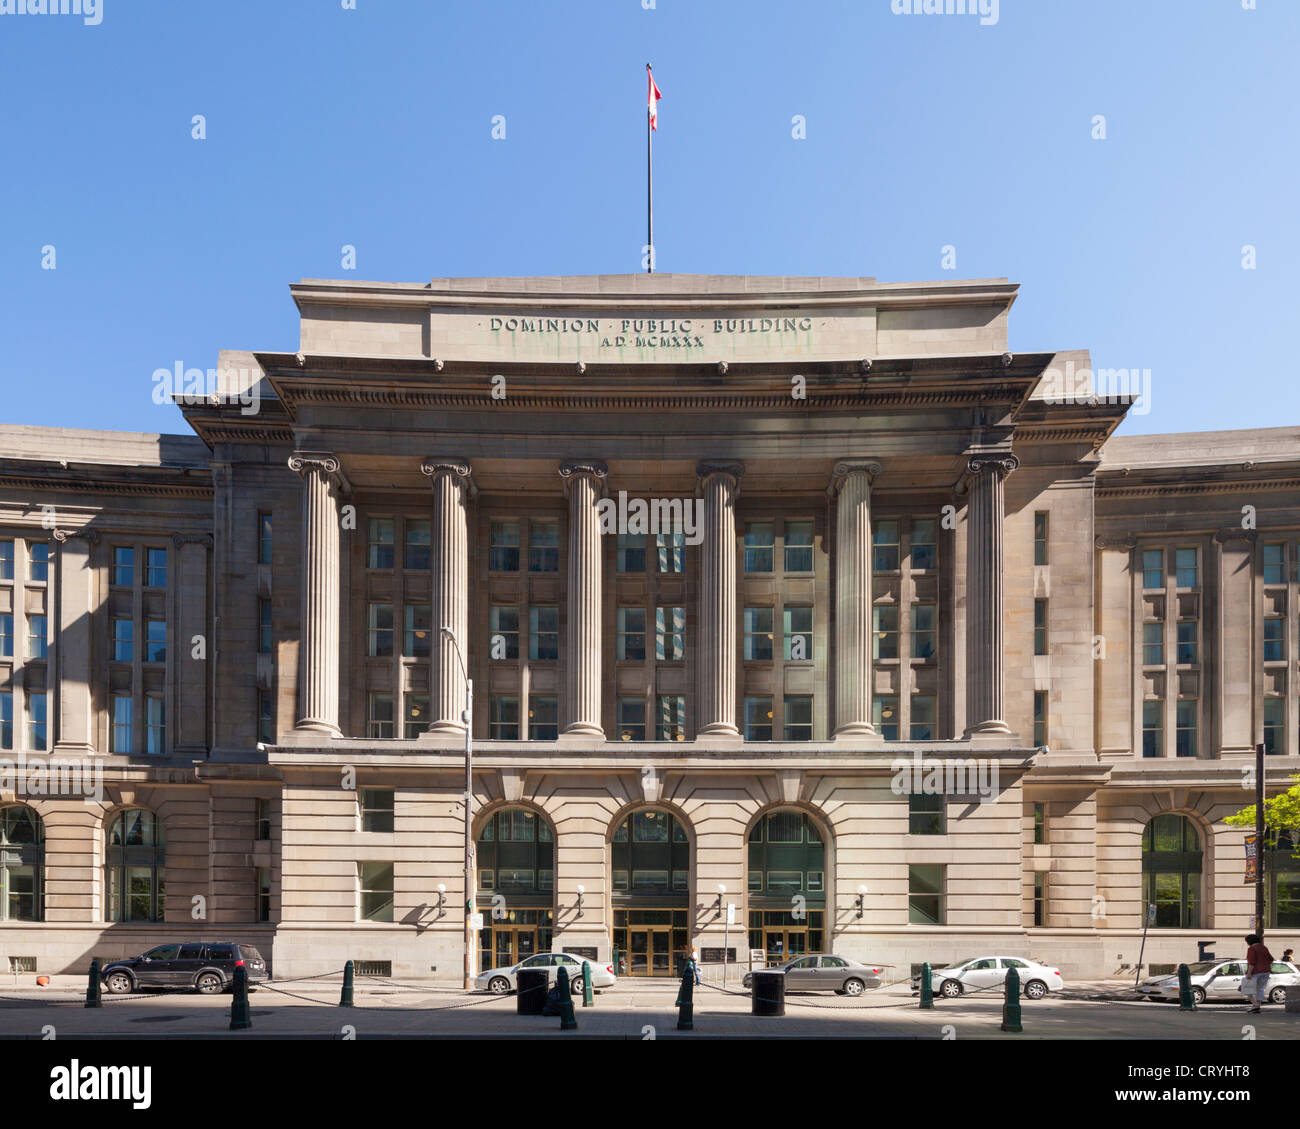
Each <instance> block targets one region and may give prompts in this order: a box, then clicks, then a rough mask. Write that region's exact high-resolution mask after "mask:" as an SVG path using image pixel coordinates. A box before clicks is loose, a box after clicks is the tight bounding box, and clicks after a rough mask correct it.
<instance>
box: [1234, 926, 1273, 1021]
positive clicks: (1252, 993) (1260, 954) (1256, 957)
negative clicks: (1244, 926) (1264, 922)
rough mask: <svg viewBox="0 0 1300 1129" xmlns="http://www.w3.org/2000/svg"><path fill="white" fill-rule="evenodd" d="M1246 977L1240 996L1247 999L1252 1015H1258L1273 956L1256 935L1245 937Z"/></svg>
mask: <svg viewBox="0 0 1300 1129" xmlns="http://www.w3.org/2000/svg"><path fill="white" fill-rule="evenodd" d="M1246 944H1247V945H1249V946H1250V947H1249V948H1248V949H1247V950H1246V977H1245V979H1244V980H1243V981H1242V982H1241V991H1242V994H1243V995H1245V996H1247V997H1249V999H1250V1002H1251V1004H1252V1005H1253V1006H1252V1007H1251V1009H1250V1012H1251V1014H1252V1015H1257V1014H1258V1013H1259V1005H1260V1004H1261V1003H1262V1002H1263V1000H1264V991H1265V989H1266V988H1267V987H1268V974H1269V973H1270V972H1272V971H1273V954H1272V953H1270V952H1269V951H1268V948H1267V946H1266V945H1265V944H1264V942H1263V940H1262V939H1261V938H1260V936H1259V934H1258V933H1251V934H1250V935H1249V936H1247V937H1246Z"/></svg>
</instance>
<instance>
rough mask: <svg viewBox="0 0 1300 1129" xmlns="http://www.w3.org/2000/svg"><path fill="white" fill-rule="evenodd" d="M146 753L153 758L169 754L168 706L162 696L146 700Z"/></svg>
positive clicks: (149, 695) (149, 696)
mask: <svg viewBox="0 0 1300 1129" xmlns="http://www.w3.org/2000/svg"><path fill="white" fill-rule="evenodd" d="M144 722H145V726H144V751H145V752H146V753H148V754H149V755H150V756H151V757H160V756H162V755H163V754H164V753H166V752H167V705H166V701H165V699H164V698H163V696H162V695H161V694H148V695H146V696H145V699H144Z"/></svg>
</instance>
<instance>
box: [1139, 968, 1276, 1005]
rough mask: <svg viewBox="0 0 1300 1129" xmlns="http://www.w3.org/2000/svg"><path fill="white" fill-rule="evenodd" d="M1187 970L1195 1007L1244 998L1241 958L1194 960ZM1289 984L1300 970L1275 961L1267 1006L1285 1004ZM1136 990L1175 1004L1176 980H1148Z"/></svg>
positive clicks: (1268, 987) (1243, 971)
mask: <svg viewBox="0 0 1300 1129" xmlns="http://www.w3.org/2000/svg"><path fill="white" fill-rule="evenodd" d="M1187 970H1188V972H1190V973H1191V974H1192V975H1191V980H1192V999H1194V1000H1195V1001H1196V1002H1197V1003H1198V1004H1203V1003H1205V1001H1206V1000H1207V999H1208V1000H1232V1001H1234V1002H1236V1001H1238V1000H1241V999H1245V998H1246V997H1245V996H1244V995H1243V994H1242V991H1241V981H1242V978H1243V977H1244V976H1245V975H1246V961H1245V958H1243V957H1234V958H1231V959H1229V960H1198V961H1197V962H1196V963H1195V964H1189V965H1188V966H1187ZM1293 984H1300V967H1297V966H1296V965H1294V964H1284V963H1283V962H1282V961H1280V960H1275V961H1274V962H1273V965H1272V971H1271V972H1270V973H1269V975H1268V983H1267V984H1266V985H1265V990H1266V991H1267V993H1268V1000H1269V1003H1274V1004H1281V1003H1286V990H1287V988H1288V986H1290V985H1293ZM1137 990H1138V991H1139V992H1140V993H1141V994H1142V995H1144V996H1146V998H1147V999H1148V1000H1176V999H1178V977H1177V976H1176V975H1174V976H1148V977H1147V978H1146V979H1145V980H1143V981H1142V982H1141V983H1140V984H1139V985H1138V986H1137Z"/></svg>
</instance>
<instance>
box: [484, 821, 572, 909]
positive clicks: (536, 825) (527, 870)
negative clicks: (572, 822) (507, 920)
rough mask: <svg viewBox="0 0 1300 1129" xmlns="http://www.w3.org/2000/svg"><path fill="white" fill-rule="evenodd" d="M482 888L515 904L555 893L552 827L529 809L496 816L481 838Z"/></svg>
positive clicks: (488, 823)
mask: <svg viewBox="0 0 1300 1129" xmlns="http://www.w3.org/2000/svg"><path fill="white" fill-rule="evenodd" d="M477 859H478V888H479V889H480V890H482V891H485V892H491V893H496V894H504V895H505V896H506V897H507V898H509V899H511V900H514V899H516V898H518V897H519V896H522V895H533V896H542V897H543V898H544V901H545V903H546V904H547V905H549V904H550V902H551V898H552V896H553V893H554V890H555V836H554V834H553V833H552V831H551V825H550V824H549V823H548V822H547V821H546V820H545V818H543V817H542V816H540V815H538V814H537V813H536V812H532V811H529V810H528V809H527V808H506V809H504V810H503V811H499V812H495V813H494V814H493V815H491V816H490V817H489V818H488V821H487V822H486V823H485V824H484V825H483V830H482V831H480V832H479V836H478V855H477Z"/></svg>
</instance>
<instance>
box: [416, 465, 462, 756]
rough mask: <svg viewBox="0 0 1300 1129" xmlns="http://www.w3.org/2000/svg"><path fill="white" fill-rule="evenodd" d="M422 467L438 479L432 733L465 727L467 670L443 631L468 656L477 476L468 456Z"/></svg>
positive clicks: (435, 481) (435, 497) (435, 495)
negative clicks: (472, 505) (471, 525)
mask: <svg viewBox="0 0 1300 1129" xmlns="http://www.w3.org/2000/svg"><path fill="white" fill-rule="evenodd" d="M420 471H421V472H422V473H423V474H427V475H428V476H429V477H430V478H431V479H433V536H432V541H433V545H432V551H433V633H434V640H433V646H432V647H431V648H430V654H431V655H432V656H433V666H432V669H431V670H430V672H429V678H430V682H429V686H430V689H431V690H432V694H431V695H430V702H429V732H430V733H451V734H455V733H461V734H463V733H464V732H465V722H464V714H465V675H464V673H463V672H462V671H461V668H460V661H459V660H458V659H457V657H456V647H455V644H453V643H452V641H451V640H450V639H448V638H447V637H446V636H445V635H443V633H442V629H443V628H444V627H449V628H451V630H452V632H453V633H454V634H455V636H456V642H457V643H459V644H460V649H461V654H462V655H464V656H465V661H466V662H468V661H469V503H470V499H471V498H472V497H473V496H474V482H473V479H472V478H471V477H470V468H469V463H467V462H465V461H464V460H463V459H426V460H425V461H424V462H423V463H421V464H420Z"/></svg>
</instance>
